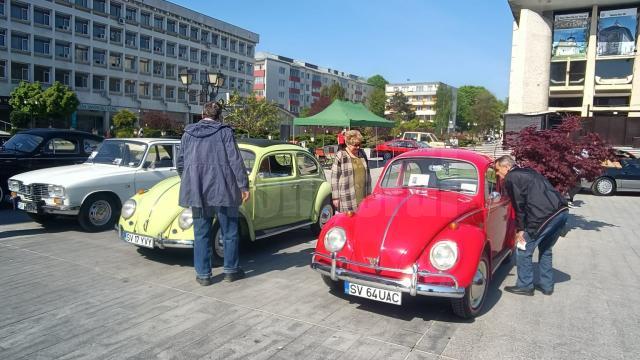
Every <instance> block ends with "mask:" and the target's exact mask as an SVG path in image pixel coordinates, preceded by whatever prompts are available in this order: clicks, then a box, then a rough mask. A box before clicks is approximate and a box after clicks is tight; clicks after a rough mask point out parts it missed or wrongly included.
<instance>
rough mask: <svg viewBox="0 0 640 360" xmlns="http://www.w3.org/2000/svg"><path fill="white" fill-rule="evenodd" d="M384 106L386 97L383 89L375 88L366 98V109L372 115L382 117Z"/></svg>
mask: <svg viewBox="0 0 640 360" xmlns="http://www.w3.org/2000/svg"><path fill="white" fill-rule="evenodd" d="M386 105H387V95H386V94H385V93H384V89H380V88H375V89H374V90H373V92H372V93H371V95H369V97H368V98H367V107H368V108H369V110H371V112H372V113H374V114H376V115H378V116H384V109H385V106H386Z"/></svg>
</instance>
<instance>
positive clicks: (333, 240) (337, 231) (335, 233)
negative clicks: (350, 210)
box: [324, 226, 347, 252]
mask: <svg viewBox="0 0 640 360" xmlns="http://www.w3.org/2000/svg"><path fill="white" fill-rule="evenodd" d="M346 242H347V234H346V233H345V231H344V229H343V228H341V227H338V226H336V227H334V228H332V229H330V230H329V231H327V233H326V234H325V236H324V247H325V249H327V250H328V251H329V252H338V251H340V250H342V248H343V247H344V244H345V243H346Z"/></svg>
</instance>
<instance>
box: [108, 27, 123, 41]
mask: <svg viewBox="0 0 640 360" xmlns="http://www.w3.org/2000/svg"><path fill="white" fill-rule="evenodd" d="M109 39H111V42H112V43H118V44H122V29H118V28H114V27H112V28H111V29H110V35H109Z"/></svg>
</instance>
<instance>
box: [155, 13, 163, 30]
mask: <svg viewBox="0 0 640 360" xmlns="http://www.w3.org/2000/svg"><path fill="white" fill-rule="evenodd" d="M153 27H154V28H155V29H156V30H159V31H164V18H163V17H162V16H154V17H153Z"/></svg>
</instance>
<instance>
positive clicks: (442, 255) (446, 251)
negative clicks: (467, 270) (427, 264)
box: [429, 240, 458, 271]
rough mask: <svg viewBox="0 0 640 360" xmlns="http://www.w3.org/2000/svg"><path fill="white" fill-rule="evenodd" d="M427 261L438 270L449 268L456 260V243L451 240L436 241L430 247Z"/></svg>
mask: <svg viewBox="0 0 640 360" xmlns="http://www.w3.org/2000/svg"><path fill="white" fill-rule="evenodd" d="M429 261H431V265H433V267H434V268H436V269H438V270H440V271H444V270H449V269H451V268H452V267H453V265H455V264H456V261H458V244H456V243H455V242H453V241H451V240H442V241H438V242H437V243H436V244H435V245H434V246H433V247H431V251H430V253H429Z"/></svg>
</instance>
